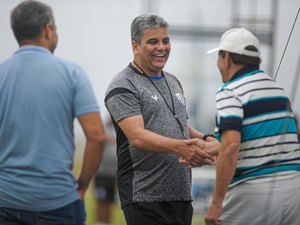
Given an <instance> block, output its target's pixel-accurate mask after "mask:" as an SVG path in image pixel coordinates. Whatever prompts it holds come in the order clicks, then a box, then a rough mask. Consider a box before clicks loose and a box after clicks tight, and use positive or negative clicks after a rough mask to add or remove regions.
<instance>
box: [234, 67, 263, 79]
mask: <svg viewBox="0 0 300 225" xmlns="http://www.w3.org/2000/svg"><path fill="white" fill-rule="evenodd" d="M255 70H259V66H245V67H243V68H242V69H240V70H238V71H237V72H236V73H235V74H234V75H233V76H232V77H231V79H230V81H232V80H235V79H236V78H238V77H240V76H243V75H244V74H247V73H251V72H252V71H255Z"/></svg>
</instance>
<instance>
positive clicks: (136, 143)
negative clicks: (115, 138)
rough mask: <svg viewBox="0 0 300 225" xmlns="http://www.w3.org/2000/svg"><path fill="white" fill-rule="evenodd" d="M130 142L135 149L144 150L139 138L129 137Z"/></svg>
mask: <svg viewBox="0 0 300 225" xmlns="http://www.w3.org/2000/svg"><path fill="white" fill-rule="evenodd" d="M128 141H129V143H130V144H131V145H132V146H133V147H135V148H143V142H142V141H141V140H140V139H139V138H138V137H137V136H131V137H129V138H128Z"/></svg>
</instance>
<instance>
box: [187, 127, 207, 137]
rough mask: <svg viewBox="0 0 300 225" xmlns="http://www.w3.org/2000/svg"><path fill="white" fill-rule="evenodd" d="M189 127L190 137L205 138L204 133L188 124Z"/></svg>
mask: <svg viewBox="0 0 300 225" xmlns="http://www.w3.org/2000/svg"><path fill="white" fill-rule="evenodd" d="M188 128H189V133H190V137H191V138H199V139H203V136H204V134H203V133H201V132H199V131H197V130H196V129H195V128H193V127H191V126H188Z"/></svg>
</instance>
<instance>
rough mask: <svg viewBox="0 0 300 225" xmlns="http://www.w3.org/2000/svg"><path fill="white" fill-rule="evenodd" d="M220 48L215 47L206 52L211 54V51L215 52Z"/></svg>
mask: <svg viewBox="0 0 300 225" xmlns="http://www.w3.org/2000/svg"><path fill="white" fill-rule="evenodd" d="M219 50H220V49H219V48H213V49H210V50H208V51H207V52H206V54H211V53H215V52H218V51H219Z"/></svg>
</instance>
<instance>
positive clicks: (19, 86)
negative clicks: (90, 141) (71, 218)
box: [0, 46, 99, 211]
mask: <svg viewBox="0 0 300 225" xmlns="http://www.w3.org/2000/svg"><path fill="white" fill-rule="evenodd" d="M98 111H99V106H98V103H97V100H96V98H95V95H94V93H93V88H92V85H91V83H90V80H89V78H88V77H87V75H86V74H85V73H84V72H83V70H82V69H81V68H80V67H78V66H77V65H75V64H73V63H70V62H67V61H64V60H62V59H60V58H57V57H55V56H53V54H52V53H51V52H50V51H48V50H47V49H45V48H42V47H36V46H29V47H21V48H20V49H18V50H17V51H16V52H15V53H14V54H13V55H12V57H10V58H9V59H8V60H6V61H5V62H3V63H2V64H0V207H8V208H16V209H25V210H32V211H44V210H51V209H56V208H60V207H62V206H64V205H67V204H69V203H71V202H73V201H75V200H77V199H79V196H78V193H77V191H76V189H77V183H76V179H75V177H74V176H73V173H72V168H73V157H74V134H73V122H74V118H75V117H78V116H80V115H83V114H86V113H91V112H98Z"/></svg>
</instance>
